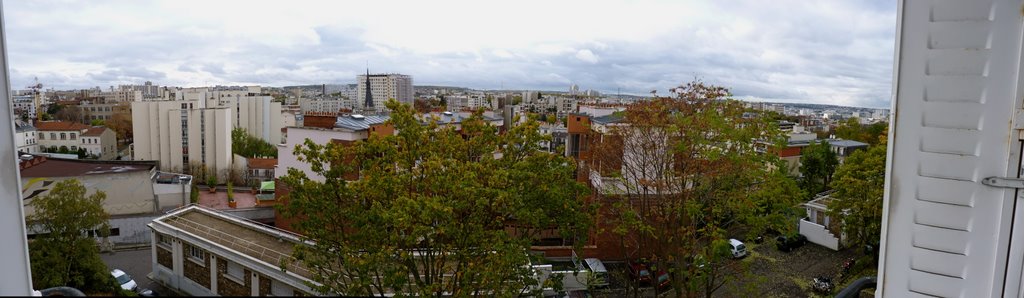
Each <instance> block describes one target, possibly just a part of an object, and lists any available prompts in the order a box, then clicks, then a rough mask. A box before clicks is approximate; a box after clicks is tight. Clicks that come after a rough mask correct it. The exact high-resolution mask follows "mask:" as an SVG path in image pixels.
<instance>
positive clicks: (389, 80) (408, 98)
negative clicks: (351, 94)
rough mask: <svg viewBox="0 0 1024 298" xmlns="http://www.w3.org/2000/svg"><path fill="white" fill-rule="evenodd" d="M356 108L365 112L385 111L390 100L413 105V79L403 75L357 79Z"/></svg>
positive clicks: (362, 76)
mask: <svg viewBox="0 0 1024 298" xmlns="http://www.w3.org/2000/svg"><path fill="white" fill-rule="evenodd" d="M356 86H357V88H356V89H357V91H356V93H357V94H356V100H355V103H356V106H357V107H359V108H360V109H363V110H365V111H384V110H386V109H387V108H386V107H384V103H386V102H387V100H388V99H391V98H393V99H395V100H397V101H398V102H401V103H405V104H409V105H412V104H413V89H412V77H411V76H408V75H402V74H369V73H367V74H366V75H359V76H357V77H356Z"/></svg>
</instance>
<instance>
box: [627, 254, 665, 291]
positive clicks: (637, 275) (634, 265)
mask: <svg viewBox="0 0 1024 298" xmlns="http://www.w3.org/2000/svg"><path fill="white" fill-rule="evenodd" d="M626 267H627V268H629V275H630V277H632V278H633V280H635V281H637V282H638V283H639V284H640V286H651V269H650V268H652V267H655V266H654V264H653V263H651V262H647V261H642V260H641V261H640V262H632V261H627V262H626ZM656 280H657V283H656V284H657V286H658V289H663V288H665V287H668V286H669V284H670V283H671V280H670V279H669V275H668V272H667V271H665V270H664V269H659V270H657V279H656Z"/></svg>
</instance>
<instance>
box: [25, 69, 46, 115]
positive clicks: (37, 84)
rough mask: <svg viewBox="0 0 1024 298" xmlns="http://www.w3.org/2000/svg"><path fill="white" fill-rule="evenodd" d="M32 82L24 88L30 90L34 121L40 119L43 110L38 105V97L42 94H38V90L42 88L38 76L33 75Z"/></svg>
mask: <svg viewBox="0 0 1024 298" xmlns="http://www.w3.org/2000/svg"><path fill="white" fill-rule="evenodd" d="M34 82H35V83H34V84H32V85H29V86H28V87H26V88H28V89H29V90H32V104H33V105H34V106H35V107H36V121H42V120H43V112H42V107H41V106H40V101H41V100H40V97H42V95H41V94H40V92H39V90H42V89H43V84H42V83H40V82H39V77H35V78H34Z"/></svg>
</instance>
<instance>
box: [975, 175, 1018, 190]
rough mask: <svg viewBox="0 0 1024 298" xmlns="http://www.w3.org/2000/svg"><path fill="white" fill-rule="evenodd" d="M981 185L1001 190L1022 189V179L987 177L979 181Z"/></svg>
mask: <svg viewBox="0 0 1024 298" xmlns="http://www.w3.org/2000/svg"><path fill="white" fill-rule="evenodd" d="M981 184H984V185H988V186H992V187H1002V188H1024V179H1020V178H1004V177H988V178H985V179H981Z"/></svg>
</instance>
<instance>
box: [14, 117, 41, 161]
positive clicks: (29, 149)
mask: <svg viewBox="0 0 1024 298" xmlns="http://www.w3.org/2000/svg"><path fill="white" fill-rule="evenodd" d="M14 144H15V146H16V148H18V152H23V153H39V142H38V141H37V140H36V128H35V127H34V126H32V124H30V123H28V122H22V121H19V120H15V121H14Z"/></svg>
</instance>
